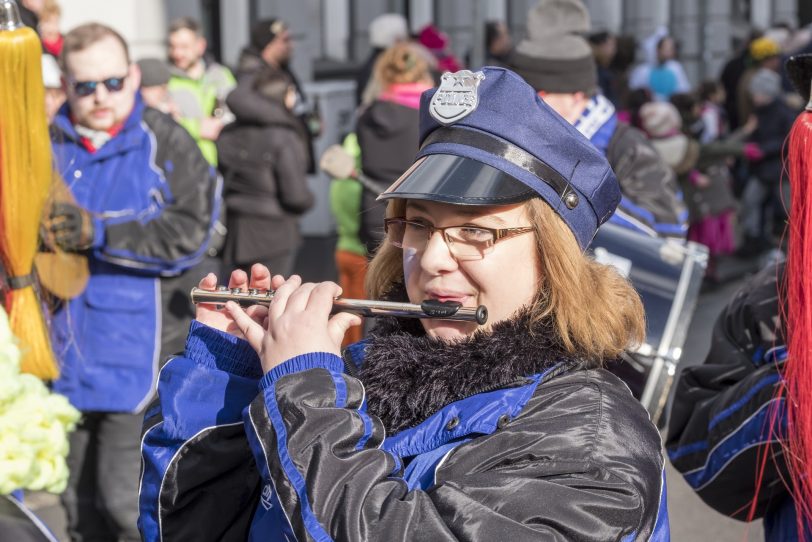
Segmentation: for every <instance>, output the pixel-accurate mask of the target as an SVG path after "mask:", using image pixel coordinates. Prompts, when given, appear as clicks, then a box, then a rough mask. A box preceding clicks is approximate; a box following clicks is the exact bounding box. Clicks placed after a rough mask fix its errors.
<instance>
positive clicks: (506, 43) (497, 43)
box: [490, 23, 513, 56]
mask: <svg viewBox="0 0 812 542" xmlns="http://www.w3.org/2000/svg"><path fill="white" fill-rule="evenodd" d="M497 28H498V29H499V32H498V33H497V36H496V38H495V39H494V40H493V42H491V50H490V52H491V54H493V55H497V56H498V55H505V54H507V53H509V52H510V50H511V49H512V48H513V40H511V39H510V32H508V27H507V26H506V25H505V23H499V24H498V25H497Z"/></svg>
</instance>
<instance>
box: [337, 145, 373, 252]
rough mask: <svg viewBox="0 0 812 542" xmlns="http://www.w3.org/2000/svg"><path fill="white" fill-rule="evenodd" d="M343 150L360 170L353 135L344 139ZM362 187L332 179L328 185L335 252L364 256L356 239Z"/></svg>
mask: <svg viewBox="0 0 812 542" xmlns="http://www.w3.org/2000/svg"><path fill="white" fill-rule="evenodd" d="M343 146H344V150H345V151H347V152H348V153H349V154H350V155H352V156H354V157H355V166H356V168H357V169H361V147H360V146H359V145H358V138H357V137H356V135H355V134H354V133H351V134H349V135H348V136H347V137H346V138H344V143H343ZM363 192H364V187H363V185H362V184H361V183H359V182H358V181H356V180H355V179H351V178H348V179H334V180H333V181H332V182H331V183H330V209H331V210H332V212H333V216H334V217H335V219H336V226H337V229H338V243H337V244H336V250H345V251H347V252H352V253H354V254H359V255H361V256H366V255H367V251H366V248H365V247H364V244H363V243H362V242H361V240H360V239H359V238H358V232H359V231H360V229H361V195H362V194H363Z"/></svg>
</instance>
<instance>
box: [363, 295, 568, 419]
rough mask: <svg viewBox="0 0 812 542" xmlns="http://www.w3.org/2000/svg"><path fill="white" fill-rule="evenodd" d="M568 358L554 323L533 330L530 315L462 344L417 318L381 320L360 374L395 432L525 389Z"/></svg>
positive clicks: (373, 404)
mask: <svg viewBox="0 0 812 542" xmlns="http://www.w3.org/2000/svg"><path fill="white" fill-rule="evenodd" d="M404 295H405V294H404ZM387 297H389V298H390V299H392V298H399V297H400V296H387ZM401 299H403V298H401ZM566 360H571V356H570V355H569V354H568V353H567V352H566V351H565V350H564V348H563V346H562V345H561V343H560V340H559V338H558V335H557V333H556V331H555V328H554V326H553V325H551V323H549V322H547V323H542V324H539V325H536V326H534V328H533V332H532V333H531V331H530V324H529V315H528V313H527V311H526V310H525V311H522V312H520V313H519V314H518V315H517V316H516V317H515V318H513V319H511V320H506V321H504V322H499V323H497V324H496V325H494V327H493V330H492V332H490V333H485V332H476V333H475V334H474V335H472V336H471V337H468V338H466V339H465V340H463V341H460V342H456V343H447V342H443V341H439V340H436V339H433V338H430V337H428V336H426V334H425V332H424V330H423V326H422V325H421V324H420V321H419V320H416V319H400V318H380V319H379V320H378V325H377V326H376V327H375V329H374V330H373V331H372V333H371V335H370V339H369V341H368V343H367V345H366V349H365V355H364V363H363V366H362V367H361V370H360V372H359V377H360V378H361V381H362V382H363V383H364V388H365V389H366V401H367V408H368V411H369V412H370V413H371V414H374V415H376V416H378V417H379V418H380V419H381V420H382V422H383V424H384V427H386V430H387V432H388V433H389V434H394V433H397V432H399V431H402V430H404V429H406V428H409V427H414V426H415V425H417V424H419V423H420V422H422V421H423V420H425V419H426V418H428V417H429V416H431V415H432V414H434V413H435V412H437V411H438V410H440V409H441V408H443V407H444V406H446V405H448V404H450V403H452V402H454V401H458V400H460V399H464V398H465V397H469V396H471V395H475V394H477V393H482V392H485V391H490V390H495V389H499V388H506V387H511V386H516V385H523V384H525V383H526V377H528V376H530V375H533V374H537V373H539V372H542V371H544V370H545V369H547V368H549V367H551V366H552V365H554V364H555V363H557V362H559V361H566Z"/></svg>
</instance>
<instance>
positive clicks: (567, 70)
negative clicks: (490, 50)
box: [507, 0, 598, 94]
mask: <svg viewBox="0 0 812 542" xmlns="http://www.w3.org/2000/svg"><path fill="white" fill-rule="evenodd" d="M589 29H590V19H589V12H588V11H587V10H586V8H585V7H584V5H583V4H582V3H581V1H580V0H541V1H540V2H539V3H538V4H537V5H536V6H534V7H533V8H532V9H530V11H529V12H528V14H527V36H528V37H527V39H525V40H523V41H521V42H520V43H519V45H518V46H517V47H516V50H515V51H514V52H513V53H512V54H511V56H510V57H509V58H508V60H507V65H508V67H509V68H510V69H512V70H513V71H515V72H516V73H518V74H519V75H520V76H522V77H523V78H524V79H525V80H526V81H527V82H528V83H529V84H530V86H532V87H533V88H534V89H535V90H537V91H542V90H543V91H545V92H554V93H565V94H569V93H574V92H584V93H585V94H593V93H595V92H596V91H597V89H598V77H597V68H596V65H595V59H594V57H593V56H592V48H591V47H590V45H589V42H588V41H587V40H586V39H585V38H584V37H583V35H584V34H585V33H587V32H589Z"/></svg>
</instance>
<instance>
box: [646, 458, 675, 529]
mask: <svg viewBox="0 0 812 542" xmlns="http://www.w3.org/2000/svg"><path fill="white" fill-rule="evenodd" d="M667 488H668V486H667V484H666V481H665V469H663V471H662V484H661V485H660V506H659V507H658V508H657V521H655V522H654V529H653V530H652V532H651V536H650V537H649V542H668V541H669V540H671V525H670V523H669V521H668V489H667Z"/></svg>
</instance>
